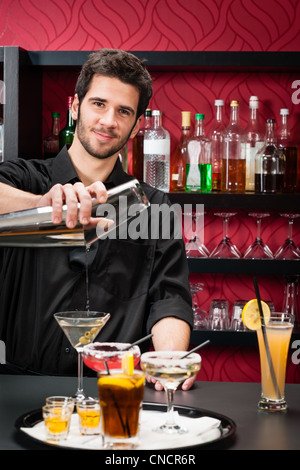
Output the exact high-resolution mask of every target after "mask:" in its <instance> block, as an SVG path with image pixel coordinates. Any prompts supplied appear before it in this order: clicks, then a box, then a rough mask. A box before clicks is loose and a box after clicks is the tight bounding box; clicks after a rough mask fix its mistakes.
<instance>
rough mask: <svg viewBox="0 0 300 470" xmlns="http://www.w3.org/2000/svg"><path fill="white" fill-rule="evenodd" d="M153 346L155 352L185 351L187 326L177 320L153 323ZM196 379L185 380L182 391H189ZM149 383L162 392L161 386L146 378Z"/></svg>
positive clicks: (187, 338)
mask: <svg viewBox="0 0 300 470" xmlns="http://www.w3.org/2000/svg"><path fill="white" fill-rule="evenodd" d="M151 333H153V346H154V349H155V350H165V351H167V350H171V351H175V350H178V351H187V349H188V346H189V343H190V334H191V330H190V327H189V325H188V324H187V323H186V322H185V321H183V320H180V319H179V318H174V317H166V318H163V319H162V320H160V321H158V322H157V323H155V325H154V326H153V328H152V331H151ZM195 380H196V377H191V378H189V379H187V380H185V381H184V382H183V384H182V386H181V388H182V390H189V389H190V388H191V387H192V385H193V383H194V382H195ZM147 381H148V382H149V383H154V384H155V390H163V389H164V387H163V386H162V384H161V383H160V382H158V381H156V380H155V379H151V378H149V377H147Z"/></svg>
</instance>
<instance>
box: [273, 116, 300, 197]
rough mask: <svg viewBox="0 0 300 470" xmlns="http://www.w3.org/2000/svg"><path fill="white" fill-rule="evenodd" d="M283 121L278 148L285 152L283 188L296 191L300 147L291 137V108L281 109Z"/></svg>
mask: <svg viewBox="0 0 300 470" xmlns="http://www.w3.org/2000/svg"><path fill="white" fill-rule="evenodd" d="M280 115H281V123H280V127H279V129H278V148H279V149H281V150H282V151H283V153H284V154H285V159H286V160H285V172H284V178H283V190H284V192H287V193H292V192H294V191H296V187H297V175H298V173H297V159H298V149H297V146H296V145H295V144H294V143H293V140H292V138H291V132H290V126H289V121H288V116H289V110H288V109H281V110H280Z"/></svg>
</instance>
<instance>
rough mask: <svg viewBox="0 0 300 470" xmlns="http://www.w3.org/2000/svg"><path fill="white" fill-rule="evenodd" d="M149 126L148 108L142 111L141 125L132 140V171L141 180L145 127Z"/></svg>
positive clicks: (149, 112)
mask: <svg viewBox="0 0 300 470" xmlns="http://www.w3.org/2000/svg"><path fill="white" fill-rule="evenodd" d="M151 126H152V117H151V109H149V108H148V109H146V111H145V113H144V124H143V127H142V128H141V129H140V130H139V131H138V133H137V134H136V136H135V137H134V139H133V141H132V173H133V176H135V177H136V178H137V179H138V180H143V177H144V134H145V129H150V128H151Z"/></svg>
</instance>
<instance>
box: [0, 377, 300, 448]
mask: <svg viewBox="0 0 300 470" xmlns="http://www.w3.org/2000/svg"><path fill="white" fill-rule="evenodd" d="M76 385H77V383H76V378H74V377H49V376H25V375H0V416H1V419H0V449H1V450H25V449H28V450H47V449H48V450H51V449H55V448H54V447H52V446H48V445H44V444H43V443H41V444H40V443H38V442H37V441H34V440H32V439H31V438H29V437H28V436H26V435H25V434H24V433H22V432H21V431H19V430H17V429H16V428H15V422H16V420H17V418H18V417H20V416H22V415H23V414H24V413H26V412H30V411H32V410H35V409H37V408H40V407H41V406H42V405H43V404H44V401H45V397H47V396H50V395H72V394H73V393H74V392H75V389H76ZM84 388H85V391H86V392H87V393H89V394H90V395H91V396H96V395H97V384H96V378H90V377H89V378H85V379H84ZM259 396H260V384H258V383H233V382H201V381H197V382H196V384H195V385H194V387H193V388H192V389H191V390H189V391H185V392H183V391H181V390H178V391H177V392H176V394H175V404H178V405H182V406H188V407H194V408H201V409H205V410H209V411H213V412H215V413H219V414H222V415H225V416H226V417H228V418H230V419H231V420H233V421H234V422H235V424H236V431H235V433H234V434H233V435H231V436H229V437H228V438H226V439H224V440H221V441H219V442H214V443H211V444H210V445H207V446H204V447H203V446H201V447H200V448H199V449H198V450H197V448H194V447H193V448H189V449H187V452H186V453H192V454H195V453H197V452H198V451H199V450H202V449H209V450H221V449H222V450H224V449H225V450H226V449H228V450H299V449H300V438H299V436H300V385H298V384H287V385H286V399H287V402H288V405H289V409H288V411H287V412H286V413H275V414H265V413H260V412H258V411H257V408H256V406H257V402H258V400H259ZM144 401H145V402H151V403H152V402H154V403H165V394H164V392H157V391H155V390H153V388H152V386H149V385H146V388H145V396H144ZM181 450H182V449H181ZM171 452H173V453H174V449H173V450H172V451H171Z"/></svg>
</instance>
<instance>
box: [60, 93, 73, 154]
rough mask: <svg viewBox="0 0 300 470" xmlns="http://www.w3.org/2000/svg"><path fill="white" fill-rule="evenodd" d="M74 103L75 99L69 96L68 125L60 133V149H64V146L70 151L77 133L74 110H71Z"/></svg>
mask: <svg viewBox="0 0 300 470" xmlns="http://www.w3.org/2000/svg"><path fill="white" fill-rule="evenodd" d="M72 103H73V97H72V96H68V109H67V118H66V125H65V127H64V128H63V129H62V130H61V131H60V133H59V149H62V148H63V146H64V145H66V146H67V149H68V148H69V147H70V146H71V144H72V142H73V138H74V133H75V123H74V121H73V118H72V110H71V108H72Z"/></svg>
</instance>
